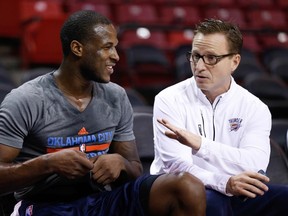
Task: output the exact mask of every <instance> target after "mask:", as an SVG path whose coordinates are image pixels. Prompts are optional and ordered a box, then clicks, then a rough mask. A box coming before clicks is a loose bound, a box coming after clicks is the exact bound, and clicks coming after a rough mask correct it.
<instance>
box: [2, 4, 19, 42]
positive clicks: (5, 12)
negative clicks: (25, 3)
mask: <svg viewBox="0 0 288 216" xmlns="http://www.w3.org/2000/svg"><path fill="white" fill-rule="evenodd" d="M20 2H21V0H14V1H0V14H1V17H2V19H0V37H12V38H19V37H20V32H21V29H20Z"/></svg>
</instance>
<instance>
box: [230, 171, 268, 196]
mask: <svg viewBox="0 0 288 216" xmlns="http://www.w3.org/2000/svg"><path fill="white" fill-rule="evenodd" d="M268 182H269V178H268V177H267V176H265V175H263V174H260V173H257V172H248V171H247V172H243V173H241V174H239V175H235V176H232V177H231V178H230V179H229V180H228V182H227V187H226V192H227V193H230V194H233V195H235V196H245V197H248V198H255V197H256V196H258V195H263V194H264V193H265V192H266V191H268V187H267V185H266V184H265V183H268Z"/></svg>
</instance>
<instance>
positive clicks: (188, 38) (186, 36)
mask: <svg viewBox="0 0 288 216" xmlns="http://www.w3.org/2000/svg"><path fill="white" fill-rule="evenodd" d="M193 36H194V33H193V31H192V30H191V29H184V30H171V31H169V32H168V33H167V43H168V48H170V49H171V50H173V49H177V48H178V47H180V46H183V45H189V46H191V44H192V40H193Z"/></svg>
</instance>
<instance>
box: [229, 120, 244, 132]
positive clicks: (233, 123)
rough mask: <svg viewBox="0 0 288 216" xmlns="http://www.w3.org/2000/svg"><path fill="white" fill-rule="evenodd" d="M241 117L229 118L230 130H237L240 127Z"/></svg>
mask: <svg viewBox="0 0 288 216" xmlns="http://www.w3.org/2000/svg"><path fill="white" fill-rule="evenodd" d="M241 122H242V119H241V118H232V119H229V125H230V131H237V130H238V129H239V128H240V127H241Z"/></svg>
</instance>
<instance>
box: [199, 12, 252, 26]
mask: <svg viewBox="0 0 288 216" xmlns="http://www.w3.org/2000/svg"><path fill="white" fill-rule="evenodd" d="M204 14H205V17H206V18H218V19H222V20H226V21H232V22H234V23H236V24H237V25H238V26H239V28H242V29H245V28H247V22H246V20H245V15H244V14H243V12H242V10H241V9H239V8H223V7H222V8H207V9H206V10H205V11H204Z"/></svg>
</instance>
